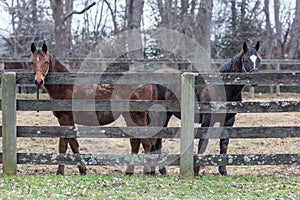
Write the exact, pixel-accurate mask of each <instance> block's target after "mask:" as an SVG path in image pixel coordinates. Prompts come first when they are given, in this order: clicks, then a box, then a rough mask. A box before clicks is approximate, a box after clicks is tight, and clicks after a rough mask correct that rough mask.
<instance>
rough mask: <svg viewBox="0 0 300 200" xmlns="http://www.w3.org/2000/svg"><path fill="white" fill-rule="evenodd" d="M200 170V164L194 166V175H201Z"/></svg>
mask: <svg viewBox="0 0 300 200" xmlns="http://www.w3.org/2000/svg"><path fill="white" fill-rule="evenodd" d="M199 170H200V167H199V166H196V167H194V176H199Z"/></svg>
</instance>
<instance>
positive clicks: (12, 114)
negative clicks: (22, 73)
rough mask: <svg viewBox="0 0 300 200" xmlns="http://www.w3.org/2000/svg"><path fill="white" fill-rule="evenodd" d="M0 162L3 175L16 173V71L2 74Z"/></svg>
mask: <svg viewBox="0 0 300 200" xmlns="http://www.w3.org/2000/svg"><path fill="white" fill-rule="evenodd" d="M2 148H3V149H2V152H3V153H2V164H3V174H4V175H16V173H17V128H16V73H15V72H7V73H4V74H2Z"/></svg>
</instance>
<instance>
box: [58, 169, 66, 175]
mask: <svg viewBox="0 0 300 200" xmlns="http://www.w3.org/2000/svg"><path fill="white" fill-rule="evenodd" d="M56 175H62V176H64V175H65V172H64V171H60V170H57V172H56Z"/></svg>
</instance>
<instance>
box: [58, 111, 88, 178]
mask: <svg viewBox="0 0 300 200" xmlns="http://www.w3.org/2000/svg"><path fill="white" fill-rule="evenodd" d="M54 115H55V116H59V117H58V122H59V124H60V125H61V126H74V120H73V114H72V112H55V113H54ZM68 143H69V144H70V147H71V150H72V151H73V153H74V154H79V144H78V141H77V139H76V138H59V150H58V151H59V153H66V152H67V148H68ZM64 168H65V167H64V165H59V166H58V170H57V174H62V175H63V174H64ZM78 169H79V173H80V174H81V175H85V174H86V167H85V165H83V164H81V165H78Z"/></svg>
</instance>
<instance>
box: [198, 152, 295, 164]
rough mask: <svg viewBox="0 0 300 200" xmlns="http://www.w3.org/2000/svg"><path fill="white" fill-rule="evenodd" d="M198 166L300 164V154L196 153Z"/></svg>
mask: <svg viewBox="0 0 300 200" xmlns="http://www.w3.org/2000/svg"><path fill="white" fill-rule="evenodd" d="M194 159H195V165H196V166H197V165H198V166H209V165H213V166H218V165H221V166H225V165H300V154H226V155H225V154H219V155H195V156H194Z"/></svg>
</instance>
